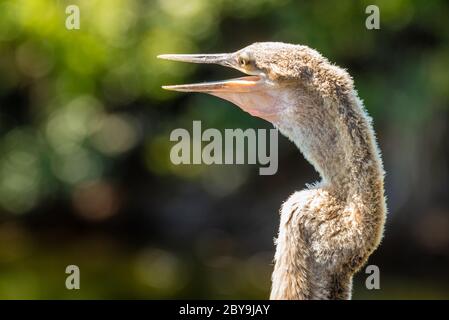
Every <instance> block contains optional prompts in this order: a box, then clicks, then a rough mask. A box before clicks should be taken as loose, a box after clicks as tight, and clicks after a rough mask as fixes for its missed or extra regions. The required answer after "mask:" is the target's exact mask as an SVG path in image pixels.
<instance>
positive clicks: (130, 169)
mask: <svg viewBox="0 0 449 320" xmlns="http://www.w3.org/2000/svg"><path fill="white" fill-rule="evenodd" d="M70 4H77V5H79V7H80V10H81V29H80V30H71V31H69V30H67V29H66V28H65V19H66V17H67V15H66V14H65V8H66V6H67V5H70ZM369 4H376V5H378V6H379V7H380V11H381V30H372V31H370V30H367V29H366V28H365V19H366V17H367V15H366V14H365V8H366V6H367V5H369ZM448 9H449V5H448V3H447V2H446V1H443V0H439V1H437V0H435V1H431V2H428V1H423V0H420V1H411V0H395V1H387V0H377V1H360V2H358V1H313V2H312V1H293V0H291V1H289V0H261V1H250V0H214V1H207V0H189V1H185V0H159V1H156V0H154V1H143V0H108V1H106V0H103V1H101V0H84V1H82V0H79V1H76V0H67V1H62V0H61V1H56V0H33V1H31V0H4V1H1V2H0V218H1V219H2V220H3V221H4V222H3V224H2V228H1V229H0V239H2V240H1V241H0V297H1V298H49V297H61V298H75V297H76V298H98V297H100V298H107V297H110V298H128V297H139V298H153V297H154V298H160V297H182V296H184V297H191V296H196V297H199V296H201V297H216V298H220V297H250V298H263V297H266V296H267V291H268V288H269V272H270V265H269V263H270V259H271V258H270V257H271V253H270V252H268V253H267V252H266V251H267V250H272V246H271V247H270V246H267V245H260V246H258V245H255V244H252V245H248V247H247V249H246V250H243V251H242V252H239V250H234V251H232V250H231V252H227V251H226V250H225V253H223V255H221V256H220V255H218V256H215V255H217V253H214V250H217V248H216V247H214V248H213V249H212V248H208V249H207V250H206V249H204V248H203V249H201V246H202V245H201V243H200V242H201V241H209V240H207V239H206V240H205V239H203V238H201V237H200V238H198V239H199V240H198V239H197V238H196V237H194V236H193V235H191V236H190V238H188V239H190V240H191V239H196V240H194V242H195V241H196V242H195V243H197V245H193V246H194V247H195V246H197V247H198V246H199V247H198V248H197V249H192V248H190V247H184V248H177V249H176V250H177V251H176V250H174V249H173V250H172V249H171V246H175V247H176V245H173V242H176V241H177V240H179V239H181V238H182V236H179V237H181V238H174V240H172V241H171V242H170V241H169V240H167V239H166V238H165V237H164V236H161V235H160V234H164V232H163V231H159V236H158V234H156V235H154V236H151V237H150V236H149V237H148V238H144V239H138V240H135V242H137V245H136V244H135V243H132V244H129V243H128V242H129V241H128V240H127V239H126V238H125V239H123V238H121V239H122V241H114V240H112V239H111V238H114V237H111V236H110V235H109V236H108V237H105V239H103V238H100V239H97V238H96V237H98V235H97V233H98V230H97V229H96V227H93V228H94V229H93V230H92V229H89V230H90V231H89V232H87V233H88V234H89V236H84V235H76V234H75V235H74V234H71V233H69V234H70V235H71V236H67V235H64V234H59V233H58V235H57V236H56V235H54V236H48V234H50V235H51V234H52V232H54V231H55V230H52V228H44V229H43V230H44V231H36V230H42V229H41V226H42V225H45V226H46V227H48V226H52V223H53V222H54V221H55V220H56V221H60V220H58V219H59V218H55V216H65V217H70V218H67V219H69V220H68V221H69V222H67V221H65V220H63V222H60V224H62V225H64V226H66V227H67V225H70V223H72V222H73V221H75V223H76V224H77V225H78V224H80V223H81V224H83V223H86V225H87V226H89V227H88V228H91V227H90V226H91V225H92V224H93V225H94V226H98V227H99V228H100V227H101V226H102V223H105V224H106V225H107V223H108V221H111V220H112V221H114V218H116V216H123V215H130V216H133V212H135V211H139V212H143V213H142V214H140V215H136V214H134V216H135V218H133V219H135V220H133V221H132V223H131V222H130V225H129V226H128V227H127V228H128V229H126V232H128V233H133V232H135V228H136V226H138V225H140V224H145V223H147V224H148V223H150V222H148V221H147V220H146V219H148V218H145V214H148V215H151V216H152V217H153V218H154V220H151V223H152V224H154V225H155V226H153V228H154V229H160V228H169V227H170V226H174V227H173V228H174V229H176V228H180V230H183V229H182V228H187V227H186V226H192V229H191V230H190V232H191V233H198V232H199V233H200V234H203V233H204V234H206V237H207V235H208V234H209V233H208V232H209V231H210V230H211V229H210V228H211V226H210V225H208V229H207V230H209V231H207V232H206V231H205V230H203V231H199V230H198V229H195V227H198V225H200V224H199V222H195V223H196V224H195V223H194V222H192V221H197V220H200V219H203V218H204V219H205V220H206V219H209V220H213V219H214V218H213V217H210V215H211V214H212V213H211V212H214V210H215V209H214V208H215V207H214V205H217V203H221V202H220V201H221V199H229V198H226V197H230V196H232V195H235V194H236V193H240V194H242V195H243V197H245V195H246V196H248V197H249V199H251V197H250V196H251V193H250V192H249V191H248V189H250V188H249V187H245V186H256V188H259V190H262V191H261V192H262V193H261V195H262V196H264V195H265V196H266V197H264V199H269V198H270V199H271V200H265V201H272V202H270V203H271V204H272V205H273V206H274V205H279V204H280V201H281V200H280V199H283V198H284V199H285V198H286V197H287V195H288V192H291V191H292V190H294V189H293V187H296V188H300V187H301V184H298V182H295V181H289V177H290V175H289V174H287V173H286V171H284V175H283V174H282V172H281V174H280V176H281V177H280V178H278V180H265V181H262V180H261V179H260V178H258V177H255V174H254V170H252V168H251V167H249V166H233V167H224V168H223V167H219V166H211V167H208V166H202V165H198V166H194V165H192V166H174V165H172V164H171V163H170V161H169V149H170V147H171V143H170V141H169V139H168V135H169V132H170V131H171V130H172V129H174V128H177V127H181V126H182V127H186V128H190V127H191V123H192V122H191V121H192V120H202V121H203V123H204V124H205V125H207V126H208V127H215V128H225V127H227V128H237V127H243V128H245V127H264V126H265V127H266V126H268V125H267V124H266V123H264V122H263V121H262V120H259V119H254V118H251V117H249V116H248V115H246V114H244V113H243V112H241V111H239V110H238V109H237V108H233V107H230V106H229V104H228V103H226V102H223V101H218V100H217V99H214V98H211V97H208V96H202V95H191V96H189V97H186V96H184V95H180V94H175V93H170V92H166V91H163V90H161V89H160V86H161V85H162V84H172V83H183V82H190V81H194V79H201V80H203V79H205V78H208V79H210V78H214V77H216V78H219V77H221V76H223V74H226V72H230V71H226V70H222V69H220V68H215V67H214V68H209V67H207V66H201V67H198V66H196V65H189V64H181V63H170V62H166V61H160V60H157V59H156V56H157V55H158V54H161V53H194V52H229V51H234V50H237V49H239V48H241V47H243V46H246V45H248V44H250V43H252V42H256V41H284V42H290V43H301V44H306V45H309V46H310V47H313V48H316V49H318V50H319V51H320V52H321V53H323V55H325V56H327V57H328V58H329V59H330V60H331V61H334V62H336V63H337V64H338V65H340V66H343V67H346V68H347V69H348V70H349V72H350V73H351V74H352V75H353V76H354V78H355V82H356V86H357V88H358V90H359V94H360V96H361V97H362V98H363V99H364V101H365V104H366V106H367V109H368V110H369V112H370V114H371V115H372V116H373V117H374V119H375V127H376V130H377V132H378V135H379V139H380V141H381V148H382V149H383V151H384V155H385V157H384V159H385V161H386V166H387V173H388V176H387V180H388V181H387V193H388V197H389V200H390V202H389V208H390V214H396V215H397V216H398V217H399V216H401V212H404V214H405V212H407V211H408V210H409V208H410V207H411V208H414V209H415V211H416V210H417V208H419V209H420V210H421V211H422V212H426V213H427V212H430V211H431V212H430V213H432V212H433V213H434V214H433V215H432V214H430V213H429V215H428V216H426V218H425V219H424V220H425V221H426V222H427V225H428V226H429V228H430V229H431V230H437V231H438V232H437V233H432V232H430V234H433V235H435V234H437V235H439V236H435V238H432V239H430V240H429V238H428V237H429V235H428V234H427V233H423V232H415V233H413V232H411V233H413V234H414V235H415V236H416V239H418V240H416V241H417V243H422V248H424V249H423V250H424V251H425V250H427V249H428V250H430V251H431V252H433V253H435V254H437V255H438V256H440V257H443V258H442V259H443V260H444V261H445V262H444V263H446V262H447V261H448V256H449V239H448V237H445V236H444V234H445V233H449V232H447V231H448V229H449V225H448V224H449V209H448V207H449V205H448V201H447V195H448V194H447V190H448V184H447V182H446V181H447V178H448V177H449V173H448V171H449V170H448V166H447V160H445V159H446V158H447V151H446V149H447V148H445V146H447V141H448V138H449V137H448V135H449V131H448V130H447V128H448V121H447V118H448V117H447V116H448V113H449V112H448V110H449V72H448V70H449V41H448V40H449V39H448V38H449V23H448V22H447V12H448ZM287 145H288V144H287V143H285V145H281V148H282V149H281V150H280V152H281V155H280V157H281V158H283V159H284V160H283V161H284V162H283V163H284V165H285V166H284V168H285V167H287V168H292V166H290V165H289V164H290V163H293V164H294V163H295V162H296V161H299V160H298V158H299V157H298V154H297V153H296V151H294V147H292V146H287ZM283 177H284V178H283ZM297 177H298V181H299V182H302V180H300V179H303V180H304V182H306V181H307V178H308V177H309V176H307V175H297ZM273 179H274V178H273ZM145 181H147V182H145ZM308 182H310V181H308ZM263 185H265V186H267V187H266V189H264V188H263ZM271 185H277V186H279V188H278V189H279V191H277V192H279V194H277V193H276V192H275V193H272V192H269V191H265V193H263V192H264V191H263V190H270V189H269V188H268V186H271ZM150 190H151V192H150ZM198 190H200V191H198ZM285 192H287V193H285ZM418 192H419V197H416V195H417V193H418ZM259 196H260V195H259ZM186 197H192V198H193V200H192V202H191V203H187V204H185V203H183V202H182V201H185V198H186ZM282 197H283V198H282ZM413 198H415V200H414V201H415V202H413V201H410V199H413ZM147 199H149V200H147ZM239 199H240V198H239ZM252 199H253V201H257V199H259V198H256V197H255V196H253V198H252ZM162 201H165V203H164V204H161V202H162ZM210 203H213V204H214V205H212V204H210ZM267 203H268V202H267ZM239 204H240V206H241V205H242V202H239V201H236V200H235V203H234V206H230V207H229V208H228V207H226V209H224V208H225V207H224V206H223V207H222V208H223V209H222V211H229V212H234V211H235V212H237V213H236V216H239V214H240V215H241V214H243V213H244V212H245V211H246V209H242V207H239ZM407 204H410V206H407ZM189 206H190V207H189ZM55 208H57V209H55ZM260 208H264V203H262V204H260ZM260 208H259V209H260ZM269 208H271V206H269ZM259 209H257V210H256V209H254V210H255V211H258V210H259ZM239 210H241V211H239ZM270 210H271V209H270ZM270 210H265V211H270ZM200 211H201V212H202V211H205V212H208V213H209V214H208V215H209V216H207V217H205V216H204V214H201V215H198V216H197V217H196V218H195V217H194V214H193V213H191V212H200ZM259 211H261V210H259ZM167 212H169V213H171V212H176V215H175V214H173V216H170V214H167ZM182 212H186V213H190V215H187V216H185V217H182ZM272 212H273V210H271V212H267V215H270V216H272V215H273V217H272V218H270V219H272V220H270V219H268V218H266V219H265V220H262V222H264V221H265V222H270V223H272V224H273V225H272V226H271V227H270V228H268V229H264V230H265V231H264V232H266V234H264V235H265V236H266V237H268V240H271V237H272V236H273V235H274V230H275V228H276V225H275V223H273V221H276V220H275V218H276V217H274V216H275V215H274V214H273V213H272ZM274 212H275V211H274ZM410 212H413V209H412V210H411V211H410ZM435 212H437V213H435ZM73 213H74V215H75V216H76V218H74V217H73ZM161 216H164V217H165V218H161ZM167 216H169V217H171V219H172V220H173V221H175V220H176V221H178V224H177V225H174V224H173V225H172V224H170V223H174V222H173V221H172V220H170V221H171V222H170V223H169V224H168V227H167V225H164V224H163V223H161V224H159V225H158V224H157V223H158V219H162V220H163V219H169V218H167ZM251 217H252V218H255V219H257V218H258V215H253V216H251ZM432 217H433V218H432ZM70 219H74V220H70ZM77 219H79V220H77ZM116 219H120V218H116ZM123 219H124V218H123ZM235 219H236V220H234V222H235V221H237V223H238V221H239V220H238V218H235ZM407 219H408V221H409V222H410V221H411V220H410V216H408V218H407ZM417 219H418V220H417V221H420V225H423V224H422V223H421V222H422V221H421V220H419V219H422V218H417ZM432 219H434V220H432ZM30 221H31V222H30ZM36 221H37V222H36ZM64 221H65V222H64ZM80 221H84V222H80ZM393 221H394V219H393ZM413 221H414V220H413ZM435 221H436V222H435ZM262 222H260V223H262ZM58 223H59V222H58ZM95 223H97V224H95ZM159 223H160V221H159ZM182 223H184V225H182ZM410 223H411V222H410ZM35 224H37V225H39V226H40V227H39V228H38V227H35ZM55 224H56V222H55ZM257 225H260V224H257ZM57 226H58V227H59V225H57ZM441 226H443V227H441ZM446 227H447V228H446ZM80 228H81V229H82V228H83V227H80ZM105 228H106V229H107V226H106V227H105ZM114 228H115V227H113V228H112V230H116V229H114ZM149 228H150V227H149ZM242 228H243V227H242ZM410 228H411V230H415V229H413V228H415V227H414V226H411V227H410ZM126 232H125V233H126ZM179 232H180V233H181V231H179ZM397 232H398V231H397ZM41 233H43V234H45V235H46V236H44V237H42V234H41ZM92 234H93V235H94V236H93V235H92ZM211 234H214V233H213V232H212V233H211ZM196 236H198V234H196ZM259 236H260V235H259ZM198 237H199V236H198ZM214 237H215V236H214ZM231 238H232V237H231ZM55 239H56V240H55ZM182 239H184V238H182ZM214 239H215V238H214ZM435 239H437V240H435ZM268 240H265V241H268ZM78 241H79V242H80V243H77V242H78ZM133 241H134V240H133ZM133 241H131V242H133ZM192 241H193V240H192ZM229 241H230V243H233V246H234V247H235V246H238V243H240V242H239V239H231V240H229ZM198 243H200V244H198ZM213 243H214V242H213ZM58 244H59V245H58ZM217 245H218V244H217ZM222 245H223V244H222ZM161 247H165V248H166V249H161ZM225 247H226V245H225ZM195 250H196V251H195ZM201 250H203V251H201ZM204 250H206V251H207V254H205V257H203V259H202V260H201V252H204ZM432 250H434V251H432ZM435 250H436V251H435ZM186 252H187V253H186ZM426 252H427V251H426ZM73 261H80V262H79V264H80V267H81V270H82V274H83V280H82V287H83V289H84V286H85V288H86V289H85V290H81V291H80V293H75V292H70V291H67V290H65V288H64V287H63V284H64V279H65V274H64V273H63V272H61V271H60V270H64V269H65V266H66V265H67V264H70V263H73ZM211 261H212V262H211ZM208 264H209V265H208ZM448 266H449V264H448ZM428 271H429V272H430V270H428ZM84 275H85V277H84ZM126 277H128V278H126ZM198 278H202V281H199V280H198ZM405 282H406V281H403V283H405ZM391 283H394V281H393V282H391ZM414 283H419V281H417V282H414ZM356 285H357V284H356ZM208 286H209V287H208ZM416 286H417V287H419V286H420V285H419V284H417V285H416ZM45 288H48V290H44V289H45ZM423 290H424V289H423ZM396 291H398V292H400V293H401V292H404V291H405V292H407V290H405V289H404V290H402V291H401V290H400V289H398V288H396ZM427 291H429V292H440V294H426V293H425V292H424V291H423V294H422V295H421V296H424V297H446V298H447V297H448V296H449V286H447V285H446V286H445V287H443V289H441V290H439V289H438V290H436V291H432V290H427ZM388 292H390V291H388ZM362 296H363V294H362V295H361V297H362ZM417 296H419V295H417ZM356 297H357V296H356ZM366 297H370V296H369V294H368V295H366ZM383 297H395V294H394V293H393V291H391V292H390V295H388V293H386V295H385V296H383ZM398 297H399V296H398Z"/></svg>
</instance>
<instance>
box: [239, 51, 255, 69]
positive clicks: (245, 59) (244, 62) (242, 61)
mask: <svg viewBox="0 0 449 320" xmlns="http://www.w3.org/2000/svg"><path fill="white" fill-rule="evenodd" d="M238 63H239V65H240V67H248V66H249V65H250V64H251V63H252V62H251V57H250V56H249V55H248V54H247V53H246V52H245V53H242V54H241V55H240V56H239V58H238Z"/></svg>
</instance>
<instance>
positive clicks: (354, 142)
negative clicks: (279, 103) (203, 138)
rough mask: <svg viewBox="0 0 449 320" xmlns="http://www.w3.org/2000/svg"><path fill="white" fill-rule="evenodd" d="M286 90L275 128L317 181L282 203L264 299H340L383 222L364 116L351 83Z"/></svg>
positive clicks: (379, 176)
mask: <svg viewBox="0 0 449 320" xmlns="http://www.w3.org/2000/svg"><path fill="white" fill-rule="evenodd" d="M351 86H352V82H351ZM343 88H344V87H343ZM292 94H293V95H296V99H295V100H294V101H296V103H297V105H296V106H294V107H293V108H286V109H285V110H286V112H285V113H284V116H283V117H282V118H281V120H280V121H279V123H277V126H278V128H279V130H280V131H281V132H282V133H283V134H284V135H286V136H287V137H288V138H290V139H291V140H292V141H293V142H294V143H295V144H296V145H297V146H298V147H299V149H300V150H301V152H302V153H303V154H304V157H305V158H306V159H307V160H308V161H309V162H310V163H311V164H312V165H313V166H314V167H315V169H316V170H317V171H318V172H319V174H320V176H321V178H322V182H321V183H320V184H319V186H317V187H315V188H313V189H308V190H303V191H301V192H297V193H295V194H293V195H292V196H291V197H290V198H289V200H288V201H286V202H285V203H284V205H283V207H282V210H281V223H280V228H279V237H278V239H277V249H276V257H275V262H276V263H275V269H274V272H273V278H272V280H273V288H272V293H271V298H273V299H323V298H324V299H348V298H350V296H351V286H352V284H351V282H352V275H353V274H354V272H356V271H357V270H358V269H359V268H360V267H361V266H362V265H363V264H364V263H365V262H366V260H367V258H368V257H369V255H370V254H371V253H372V251H374V249H375V248H376V247H377V245H378V244H379V242H380V239H381V237H382V234H383V225H384V219H385V211H386V208H385V200H384V187H383V175H384V171H383V167H382V162H381V159H380V155H379V150H378V147H377V143H376V139H375V136H374V132H373V129H372V126H371V119H370V118H369V116H368V115H367V114H366V112H365V110H364V108H363V105H362V102H361V101H360V100H359V98H358V97H357V94H356V92H355V90H353V89H352V87H351V89H350V90H344V89H341V88H339V87H337V89H335V90H334V94H333V95H332V96H330V95H323V94H321V93H319V92H318V93H317V92H316V91H315V92H310V91H308V90H307V88H300V89H298V90H297V91H295V92H293V93H292ZM346 251H348V252H349V253H345V252H346Z"/></svg>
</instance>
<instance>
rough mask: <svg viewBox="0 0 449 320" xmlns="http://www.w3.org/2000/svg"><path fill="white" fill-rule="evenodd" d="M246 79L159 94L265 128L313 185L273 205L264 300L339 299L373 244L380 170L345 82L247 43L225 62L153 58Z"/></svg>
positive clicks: (364, 118) (306, 55) (285, 48)
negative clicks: (230, 106)
mask: <svg viewBox="0 0 449 320" xmlns="http://www.w3.org/2000/svg"><path fill="white" fill-rule="evenodd" d="M160 57H161V58H166V59H171V60H179V61H187V62H196V63H217V64H221V65H225V66H230V67H233V68H235V69H238V70H240V71H242V72H244V73H246V74H248V75H250V76H248V77H243V78H238V79H231V80H226V81H221V82H213V83H203V84H192V85H179V86H168V87H165V88H167V89H172V90H178V91H195V92H206V93H210V94H213V95H216V96H219V97H221V98H224V99H227V100H229V101H231V102H233V103H235V104H236V105H238V106H239V107H240V108H242V109H243V110H245V111H247V112H249V113H250V114H251V115H254V116H258V117H260V118H263V119H265V120H267V121H270V122H271V123H273V125H275V126H276V127H277V128H278V129H279V131H280V132H281V133H283V134H284V135H285V136H287V137H288V138H289V139H290V140H291V141H292V142H294V143H295V144H296V145H297V146H298V148H299V149H300V150H301V152H302V153H303V155H304V157H305V158H306V159H307V160H308V161H309V162H310V163H311V164H312V165H313V166H314V167H315V169H316V170H317V171H318V172H319V174H320V176H321V178H322V181H321V182H319V183H316V184H315V185H313V186H308V188H307V189H306V190H303V191H300V192H296V193H294V194H293V195H291V196H290V198H289V199H288V200H287V201H286V202H285V203H284V204H283V205H282V208H281V212H280V215H281V220H280V226H279V235H278V238H277V240H276V254H275V265H274V271H273V275H272V290H271V296H270V298H271V299H349V298H350V297H351V288H352V277H353V275H354V273H355V272H357V271H358V270H359V269H360V268H361V267H362V266H363V265H364V264H365V262H366V261H367V259H368V257H369V256H370V254H371V253H372V252H373V251H374V250H375V249H376V247H377V246H378V245H379V243H380V240H381V238H382V235H383V227H384V223H385V215H386V206H385V199H384V187H383V176H384V171H383V167H382V161H381V159H380V154H379V150H378V147H377V144H376V139H375V136H374V131H373V129H372V125H371V119H370V118H369V116H368V115H367V113H366V111H365V110H364V107H363V104H362V102H361V100H360V99H359V98H358V96H357V92H356V91H355V89H354V85H353V81H352V78H351V77H350V76H349V74H348V73H347V72H346V71H345V70H343V69H341V68H339V67H337V66H335V65H332V64H331V63H329V61H328V60H327V59H326V58H324V57H323V56H321V55H320V54H319V53H318V52H317V51H315V50H313V49H310V48H308V47H306V46H301V45H291V44H285V43H276V42H266V43H255V44H252V45H250V46H248V47H246V48H243V49H242V50H239V51H237V52H235V53H231V54H218V55H163V56H160Z"/></svg>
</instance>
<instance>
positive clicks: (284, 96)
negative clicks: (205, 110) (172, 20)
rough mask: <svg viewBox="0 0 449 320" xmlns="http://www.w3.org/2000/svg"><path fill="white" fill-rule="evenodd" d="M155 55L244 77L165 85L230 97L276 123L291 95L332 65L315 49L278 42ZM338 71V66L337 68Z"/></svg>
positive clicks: (288, 106) (259, 115)
mask: <svg viewBox="0 0 449 320" xmlns="http://www.w3.org/2000/svg"><path fill="white" fill-rule="evenodd" d="M158 58H161V59H167V60H175V61H183V62H191V63H208V64H211V63H212V64H219V65H222V66H226V67H231V68H234V69H237V70H239V71H241V72H243V73H245V74H246V75H247V76H245V77H240V78H235V79H229V80H223V81H214V82H204V83H195V84H182V85H173V86H164V87H163V88H164V89H168V90H175V91H184V92H204V93H209V94H212V95H215V96H218V97H220V98H223V99H226V100H229V101H231V102H233V103H234V104H236V105H238V106H239V107H240V108H241V109H243V110H244V111H246V112H248V113H250V114H251V115H253V116H257V117H260V118H263V119H265V120H268V121H270V122H276V121H277V120H278V119H279V117H280V116H281V115H282V113H283V112H285V110H286V109H289V108H293V107H297V106H293V105H292V101H294V100H295V99H294V98H292V94H296V96H298V92H300V91H301V90H307V88H311V87H313V86H312V84H313V82H314V77H315V76H316V75H318V76H320V74H321V75H322V74H325V73H326V72H325V71H326V69H328V68H332V67H334V66H332V65H331V64H330V63H328V61H327V60H326V59H325V58H323V57H322V56H321V55H320V54H319V53H318V52H317V51H315V50H313V49H310V48H309V47H306V46H301V45H292V44H285V43H279V42H262V43H254V44H252V45H249V46H247V47H245V48H243V49H241V50H239V51H237V52H234V53H224V54H163V55H159V56H158ZM340 70H341V69H340Z"/></svg>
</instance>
